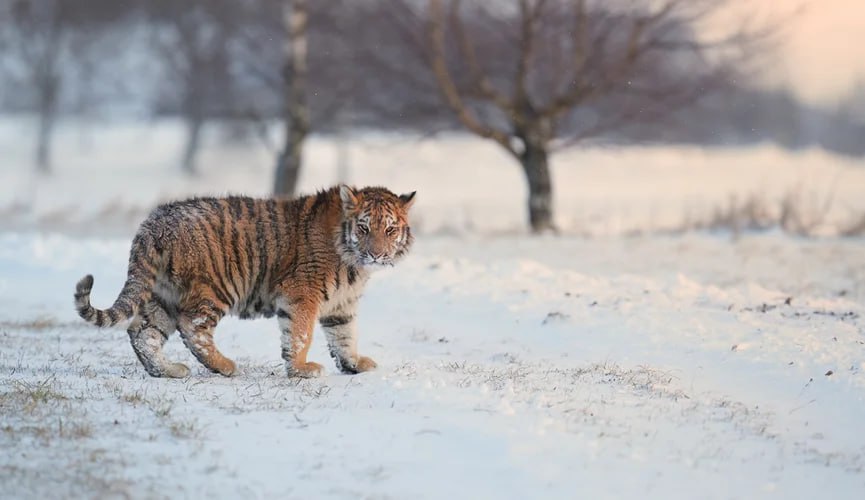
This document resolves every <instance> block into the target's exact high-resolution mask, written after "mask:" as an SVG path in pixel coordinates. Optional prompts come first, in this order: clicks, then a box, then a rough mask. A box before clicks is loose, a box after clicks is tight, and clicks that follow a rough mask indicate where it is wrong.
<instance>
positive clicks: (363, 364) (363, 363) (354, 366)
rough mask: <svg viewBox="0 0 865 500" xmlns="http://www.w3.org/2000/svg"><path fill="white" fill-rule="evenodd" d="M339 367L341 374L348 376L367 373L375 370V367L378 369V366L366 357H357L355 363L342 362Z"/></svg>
mask: <svg viewBox="0 0 865 500" xmlns="http://www.w3.org/2000/svg"><path fill="white" fill-rule="evenodd" d="M339 366H340V368H341V369H342V372H343V373H350V374H354V373H361V372H368V371H370V370H375V369H376V367H378V365H377V364H376V362H375V361H373V360H372V358H368V357H366V356H359V357H358V358H357V362H355V363H346V362H342V363H340V365H339Z"/></svg>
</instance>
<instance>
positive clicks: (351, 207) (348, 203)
mask: <svg viewBox="0 0 865 500" xmlns="http://www.w3.org/2000/svg"><path fill="white" fill-rule="evenodd" d="M339 199H340V200H342V210H343V211H344V212H354V211H355V210H357V207H358V205H360V200H358V199H357V192H356V191H355V190H354V189H352V188H351V187H349V186H346V185H345V184H340V186H339Z"/></svg>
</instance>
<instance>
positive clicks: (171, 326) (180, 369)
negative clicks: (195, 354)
mask: <svg viewBox="0 0 865 500" xmlns="http://www.w3.org/2000/svg"><path fill="white" fill-rule="evenodd" d="M175 329H177V322H176V321H175V320H174V318H173V317H172V316H171V315H170V314H169V312H168V311H167V310H166V309H165V307H164V306H163V305H162V304H160V303H159V302H157V301H156V300H151V301H149V302H147V303H146V304H145V305H144V307H142V308H141V311H140V312H139V313H138V315H137V316H136V317H135V319H134V320H133V321H132V323H131V324H130V325H129V329H128V330H127V333H129V341H130V343H131V344H132V349H133V350H134V351H135V355H136V356H138V360H139V361H141V364H142V365H144V369H145V370H146V371H147V373H149V374H150V375H151V376H153V377H168V378H186V377H188V376H189V367H187V366H186V365H184V364H183V363H172V362H171V361H169V360H168V359H166V358H165V354H163V352H162V346H163V345H165V342H166V341H167V340H168V336H169V335H171V334H172V333H174V330H175Z"/></svg>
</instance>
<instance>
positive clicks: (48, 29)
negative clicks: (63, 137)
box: [4, 1, 71, 173]
mask: <svg viewBox="0 0 865 500" xmlns="http://www.w3.org/2000/svg"><path fill="white" fill-rule="evenodd" d="M4 7H6V8H7V9H9V10H8V11H7V12H6V13H5V14H6V16H4V17H8V18H9V19H8V20H7V21H6V22H5V23H4V24H5V26H4V27H5V29H6V30H7V32H6V33H5V34H6V37H7V39H8V41H7V43H6V45H7V46H8V47H9V48H10V52H11V51H14V52H15V54H14V55H13V56H12V57H13V58H14V59H15V60H14V62H10V63H11V64H10V65H11V66H12V67H13V68H14V69H13V71H14V72H15V73H17V75H16V76H18V77H19V78H20V80H22V81H23V82H25V86H26V87H29V88H30V89H32V90H31V91H32V103H31V105H32V109H33V110H34V111H35V112H36V115H37V117H38V130H37V135H36V137H37V139H36V156H35V166H36V169H37V171H39V172H41V173H49V172H50V171H51V139H52V136H53V131H54V125H55V123H56V120H57V115H58V111H59V100H60V92H61V88H62V84H63V78H62V76H63V71H62V69H61V65H62V63H63V60H64V59H65V58H68V57H69V55H70V54H69V37H70V33H71V30H70V18H69V14H70V12H69V8H68V6H67V5H64V3H63V2H60V1H16V2H10V3H7V4H6V5H5V6H4ZM7 55H9V53H7Z"/></svg>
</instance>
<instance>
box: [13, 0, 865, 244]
mask: <svg viewBox="0 0 865 500" xmlns="http://www.w3.org/2000/svg"><path fill="white" fill-rule="evenodd" d="M727 3H728V2H726V1H722V0H643V1H639V0H608V1H595V2H592V1H585V0H490V1H480V0H473V1H470V0H466V1H459V0H328V1H312V0H183V1H178V0H0V90H2V93H0V110H2V111H4V112H10V113H11V112H16V113H18V112H22V113H23V112H26V113H29V114H33V115H35V116H37V117H38V144H37V151H36V154H35V158H36V162H35V163H36V165H37V167H38V168H39V169H40V170H41V171H44V172H48V171H50V169H51V147H50V145H51V136H52V131H53V129H54V126H55V124H56V122H57V119H58V117H60V116H69V115H82V114H94V113H98V114H101V115H111V114H119V115H122V114H123V113H136V112H138V113H140V112H142V111H144V112H147V113H152V114H154V115H158V116H172V117H177V118H180V119H181V120H182V122H183V123H184V124H185V130H186V144H185V147H184V150H183V151H182V152H181V153H180V155H179V156H180V162H179V164H180V166H181V168H182V169H183V170H184V171H186V172H187V173H189V174H193V175H194V174H195V173H196V171H197V164H196V157H197V153H198V150H199V148H200V144H201V140H200V139H201V135H202V130H203V129H204V128H205V127H206V126H208V125H209V124H211V123H217V122H218V123H220V124H223V125H224V124H226V123H229V124H231V126H232V127H242V128H244V129H247V130H248V131H250V132H251V133H254V134H256V135H258V136H259V137H261V138H262V140H263V141H265V142H266V143H267V144H269V141H270V137H271V135H270V134H269V133H268V129H269V128H270V127H272V126H273V125H274V124H282V126H283V130H284V133H283V135H282V137H281V141H280V144H279V145H273V144H270V145H269V147H270V148H271V149H272V150H273V153H274V156H275V163H276V165H277V169H276V172H277V173H276V179H275V182H274V191H275V192H276V193H283V194H286V193H287V194H291V193H293V191H294V187H295V184H296V180H297V174H298V172H299V170H300V167H301V165H300V162H301V158H302V147H303V141H304V139H305V137H306V136H307V135H308V134H309V133H310V132H313V131H314V132H319V133H334V132H340V131H343V130H348V129H354V128H373V129H389V130H411V131H419V132H424V133H429V132H437V131H445V130H467V131H469V132H470V133H473V134H475V135H477V136H480V137H483V138H485V139H488V140H491V141H494V142H495V143H496V144H498V145H499V146H500V147H502V148H503V149H504V150H505V151H506V152H507V153H508V154H509V155H511V156H512V157H513V158H514V160H515V162H516V163H517V164H519V165H520V166H521V168H522V169H523V171H524V173H525V176H526V181H527V185H528V194H529V196H528V198H529V199H528V213H529V221H530V223H531V225H532V228H533V229H534V230H536V231H543V230H547V229H551V228H553V214H552V188H551V183H552V180H551V178H550V175H549V169H548V157H549V155H551V154H553V153H554V152H555V150H556V149H558V148H561V147H565V146H568V145H571V144H575V143H578V142H580V141H588V140H593V141H603V142H609V143H631V142H667V143H695V144H711V145H727V144H742V143H751V142H757V141H766V140H769V141H775V142H777V143H779V144H782V145H783V146H785V147H788V148H802V147H808V146H812V145H821V146H823V147H826V148H828V149H831V150H833V151H836V152H840V153H843V154H848V155H863V154H865V141H863V140H862V139H863V137H865V120H863V108H865V104H863V103H865V85H859V86H858V87H857V88H856V91H855V92H853V93H852V94H851V95H850V96H849V97H848V98H847V99H846V100H845V101H843V102H841V103H839V106H838V108H837V109H834V110H832V109H829V110H825V109H815V108H812V107H809V106H805V105H803V104H801V103H800V102H798V101H797V100H796V99H795V98H794V97H793V96H792V95H791V94H790V93H789V92H788V91H786V90H783V89H780V90H765V89H764V90H760V89H756V88H752V87H751V86H749V85H748V84H747V82H748V81H749V74H750V71H751V69H752V68H753V67H754V66H755V65H756V64H755V62H756V61H759V58H760V57H761V56H762V55H764V54H766V53H767V51H768V50H769V49H768V47H769V46H770V45H771V42H772V39H773V37H774V36H775V34H776V31H775V30H774V29H773V28H771V27H767V26H757V25H756V24H755V23H749V22H747V21H746V20H742V22H741V23H733V25H732V26H731V27H730V28H729V29H728V30H727V31H726V32H723V33H719V34H716V35H713V36H712V37H705V36H700V35H701V27H702V26H703V24H702V23H705V22H706V20H707V19H708V18H710V17H711V16H713V15H715V14H717V13H718V11H719V10H721V9H723V8H724V6H725V5H726V4H727Z"/></svg>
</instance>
